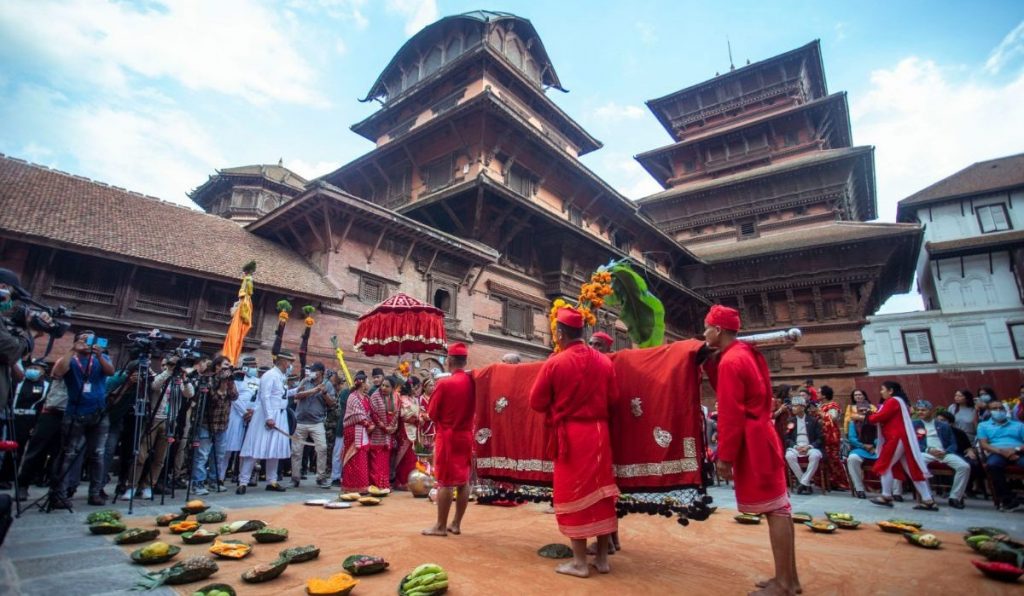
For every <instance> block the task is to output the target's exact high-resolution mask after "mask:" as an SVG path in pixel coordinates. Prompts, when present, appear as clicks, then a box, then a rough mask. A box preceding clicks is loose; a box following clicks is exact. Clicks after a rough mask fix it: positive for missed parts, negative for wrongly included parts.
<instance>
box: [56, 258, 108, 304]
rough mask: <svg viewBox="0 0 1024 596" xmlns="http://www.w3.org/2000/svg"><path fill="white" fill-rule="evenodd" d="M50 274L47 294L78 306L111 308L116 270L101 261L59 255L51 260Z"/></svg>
mask: <svg viewBox="0 0 1024 596" xmlns="http://www.w3.org/2000/svg"><path fill="white" fill-rule="evenodd" d="M50 271H51V272H52V274H53V277H52V278H51V279H52V281H51V283H50V288H49V289H48V290H47V292H46V293H47V294H48V295H50V296H54V297H58V298H72V299H75V300H78V301H82V302H93V303H96V304H113V303H114V296H115V295H116V293H117V286H118V268H117V267H114V266H111V264H110V263H109V262H104V261H103V260H101V259H97V258H94V257H89V256H86V255H79V254H75V253H66V252H62V253H60V254H59V255H57V256H56V257H55V258H54V259H53V265H52V266H51V267H50Z"/></svg>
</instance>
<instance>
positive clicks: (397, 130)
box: [388, 117, 416, 139]
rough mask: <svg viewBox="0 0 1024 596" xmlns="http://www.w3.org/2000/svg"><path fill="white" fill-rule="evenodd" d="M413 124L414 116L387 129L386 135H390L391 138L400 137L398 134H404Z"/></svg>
mask: <svg viewBox="0 0 1024 596" xmlns="http://www.w3.org/2000/svg"><path fill="white" fill-rule="evenodd" d="M413 124H416V118H415V117H413V118H409V119H408V120H406V121H405V122H402V123H400V124H398V125H397V126H395V127H394V128H392V129H391V130H389V131H388V137H390V138H391V139H397V138H398V137H400V136H402V135H404V134H405V133H407V132H409V129H411V128H412V125H413Z"/></svg>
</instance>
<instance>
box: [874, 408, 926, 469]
mask: <svg viewBox="0 0 1024 596" xmlns="http://www.w3.org/2000/svg"><path fill="white" fill-rule="evenodd" d="M901 401H902V400H901V399H900V398H898V397H890V398H889V399H887V400H885V401H884V402H882V407H881V408H879V409H878V411H877V412H875V413H874V414H868V422H870V423H872V424H877V425H878V427H879V428H878V430H879V436H878V443H879V446H878V459H877V460H875V463H874V469H875V472H877V473H878V474H882V473H884V472H885V471H886V470H888V469H889V468H892V474H893V476H895V477H896V478H898V479H900V480H906V474H905V473H904V471H903V466H899V465H896V464H898V463H899V461H898V460H896V459H895V457H894V456H895V454H896V447H897V446H898V445H901V444H902V445H903V457H904V458H906V461H907V467H908V468H910V479H911V480H915V481H917V480H924V479H925V477H926V476H928V475H929V474H927V472H926V470H927V466H925V465H924V462H922V461H921V460H920V458H921V453H920V448H919V446H918V444H917V441H916V440H910V437H911V436H912V434H911V430H910V429H911V425H910V413H909V412H907V411H906V404H903V403H901Z"/></svg>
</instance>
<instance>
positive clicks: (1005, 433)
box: [978, 399, 1024, 511]
mask: <svg viewBox="0 0 1024 596" xmlns="http://www.w3.org/2000/svg"><path fill="white" fill-rule="evenodd" d="M987 408H988V415H989V418H990V419H989V420H986V421H985V422H982V423H981V424H979V425H978V444H979V445H981V450H982V452H983V453H985V454H986V460H985V467H986V470H987V472H988V474H989V476H990V477H991V478H992V488H993V490H994V491H995V493H996V495H995V496H996V498H997V499H998V500H999V503H1000V506H1001V507H1000V508H1001V509H1002V510H1003V511H1015V510H1016V509H1017V508H1019V507H1020V502H1019V501H1017V498H1016V497H1014V496H1013V493H1012V492H1010V489H1009V486H1007V484H1006V468H1007V467H1008V466H1017V467H1020V464H1021V461H1020V457H1021V453H1022V452H1024V422H1018V421H1016V420H1010V417H1009V415H1007V413H1006V410H1004V409H1003V402H1001V401H999V400H998V399H993V400H991V401H989V402H988V405H987Z"/></svg>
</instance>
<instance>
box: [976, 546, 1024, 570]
mask: <svg viewBox="0 0 1024 596" xmlns="http://www.w3.org/2000/svg"><path fill="white" fill-rule="evenodd" d="M975 550H977V551H978V552H979V553H981V555H982V556H983V557H985V558H986V559H988V560H989V561H999V562H1002V563H1011V564H1014V565H1017V566H1018V567H1020V566H1022V565H1024V551H1022V550H1020V549H1016V548H1013V547H1012V546H1010V545H1008V544H1004V543H1002V542H999V541H998V540H985V541H984V542H982V543H981V544H979V545H978V547H977V549H975Z"/></svg>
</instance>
